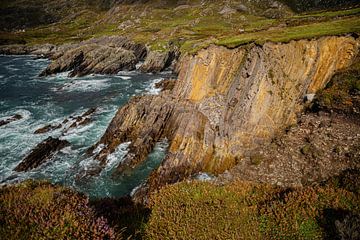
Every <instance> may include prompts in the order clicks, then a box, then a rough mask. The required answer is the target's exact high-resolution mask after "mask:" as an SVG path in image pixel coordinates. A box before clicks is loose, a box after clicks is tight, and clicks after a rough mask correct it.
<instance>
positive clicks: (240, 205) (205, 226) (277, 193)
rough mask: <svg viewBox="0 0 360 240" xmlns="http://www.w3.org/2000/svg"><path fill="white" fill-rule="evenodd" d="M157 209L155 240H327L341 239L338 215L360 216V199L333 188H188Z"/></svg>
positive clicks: (165, 193)
mask: <svg viewBox="0 0 360 240" xmlns="http://www.w3.org/2000/svg"><path fill="white" fill-rule="evenodd" d="M151 203H152V207H153V208H152V209H153V211H152V214H151V217H150V220H149V222H148V224H147V227H146V237H148V238H149V239H323V238H324V237H325V236H328V234H329V231H332V233H336V234H339V233H338V230H337V229H336V226H335V222H336V221H341V220H342V219H343V214H336V213H337V212H341V213H346V214H350V213H351V214H358V213H359V211H360V207H359V206H360V198H359V195H357V194H355V193H353V192H350V191H347V190H345V189H342V188H339V187H334V186H329V185H326V186H322V187H320V186H318V187H306V188H299V189H280V188H276V187H271V186H269V185H266V184H255V183H248V182H235V183H232V184H230V185H226V186H215V185H213V184H211V183H199V182H190V183H189V182H183V183H180V184H176V185H173V186H168V187H165V188H164V189H162V190H161V191H160V192H159V193H157V194H155V195H154V196H153V197H152V202H151ZM328 211H333V212H334V213H335V214H333V215H331V216H328V214H326V213H327V212H328ZM346 214H345V215H346ZM330 223H331V224H330ZM329 224H330V225H329ZM329 226H331V228H330V229H329Z"/></svg>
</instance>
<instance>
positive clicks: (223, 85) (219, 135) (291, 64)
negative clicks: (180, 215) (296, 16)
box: [90, 36, 359, 195]
mask: <svg viewBox="0 0 360 240" xmlns="http://www.w3.org/2000/svg"><path fill="white" fill-rule="evenodd" d="M358 48H359V39H355V38H353V37H350V36H349V37H324V38H320V39H317V40H300V41H292V42H290V43H287V44H281V43H265V44H264V45H263V46H257V45H248V46H244V47H240V48H236V49H227V48H224V47H217V46H210V47H209V48H208V49H204V50H201V51H200V52H198V54H197V55H195V56H188V57H185V58H183V60H182V63H181V68H180V69H181V71H180V74H179V79H178V81H177V82H176V85H175V88H174V89H173V90H172V91H171V92H170V91H166V92H163V93H161V94H160V95H158V96H144V97H136V98H133V99H132V100H131V101H130V102H129V103H128V104H126V105H125V106H124V107H122V108H121V109H119V111H118V112H117V114H116V116H115V117H114V119H113V120H112V122H111V123H110V126H109V127H108V129H107V130H106V132H105V134H104V136H103V137H102V138H101V140H100V141H99V143H97V144H96V145H95V146H94V147H92V149H90V150H94V149H95V148H97V147H98V146H105V147H104V148H103V149H102V150H101V151H100V152H99V153H97V154H96V158H97V159H99V160H100V161H101V162H104V163H105V160H106V157H107V155H108V154H110V153H112V152H114V151H115V150H116V148H117V146H118V145H119V144H121V143H123V142H128V141H131V144H130V146H129V153H128V154H127V156H126V157H125V160H124V161H122V162H121V163H120V164H119V166H118V168H117V171H116V173H122V172H123V171H124V170H125V169H127V168H133V167H135V166H136V165H137V164H138V163H140V162H142V161H143V160H144V159H145V158H146V156H147V155H148V154H149V153H150V152H151V151H152V149H153V147H154V145H155V143H156V142H157V141H159V140H161V139H162V138H167V139H169V141H170V146H169V150H168V154H167V156H166V158H165V159H164V161H163V162H162V164H161V166H160V167H159V168H158V169H157V170H155V171H154V172H153V173H152V174H151V176H150V178H149V180H148V182H147V184H146V185H145V187H143V188H141V190H139V194H140V195H142V194H144V191H145V192H146V191H151V190H153V189H156V188H158V187H159V186H161V185H163V184H166V183H173V182H176V181H179V180H181V179H184V178H185V177H188V176H191V175H192V174H194V173H197V172H199V171H207V172H212V173H221V172H223V171H225V170H227V169H229V168H231V167H233V166H234V165H235V164H237V163H238V162H239V161H241V160H242V159H243V158H244V157H246V156H249V155H251V153H252V151H253V150H254V149H256V148H257V147H259V146H261V145H262V144H265V143H267V142H269V140H270V139H271V138H272V137H273V136H274V135H275V134H276V133H277V132H279V131H281V130H283V129H284V128H285V127H286V126H288V125H291V124H292V123H294V122H296V115H297V113H299V112H300V111H301V110H302V108H303V106H302V103H303V98H304V96H305V95H306V94H311V93H315V92H317V91H318V90H320V89H321V88H323V87H324V86H325V84H326V83H327V82H328V81H329V80H330V78H331V77H332V75H333V74H334V73H335V72H337V71H340V70H341V69H344V68H346V67H348V66H349V65H350V64H351V63H352V61H353V59H354V57H355V55H356V54H357V52H358ZM116 173H115V174H116Z"/></svg>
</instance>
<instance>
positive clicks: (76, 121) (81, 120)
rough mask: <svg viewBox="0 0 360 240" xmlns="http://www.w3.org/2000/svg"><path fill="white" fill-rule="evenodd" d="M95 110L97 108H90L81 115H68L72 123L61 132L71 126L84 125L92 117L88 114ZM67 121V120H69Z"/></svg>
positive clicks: (89, 121)
mask: <svg viewBox="0 0 360 240" xmlns="http://www.w3.org/2000/svg"><path fill="white" fill-rule="evenodd" d="M96 110H97V108H90V109H89V110H87V111H86V112H85V113H84V114H82V115H81V116H76V117H70V118H71V119H72V121H73V123H72V124H71V125H70V127H68V128H67V129H66V130H64V131H63V133H66V132H68V131H69V130H70V129H72V128H76V127H79V126H84V125H87V124H89V123H91V121H92V119H91V117H89V116H91V115H92V114H94V113H95V112H96ZM65 120H67V119H65ZM65 120H64V121H65ZM67 122H69V120H68V121H67Z"/></svg>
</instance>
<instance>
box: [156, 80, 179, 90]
mask: <svg viewBox="0 0 360 240" xmlns="http://www.w3.org/2000/svg"><path fill="white" fill-rule="evenodd" d="M175 84H176V80H175V79H164V80H162V81H160V82H158V83H156V84H155V87H156V88H158V89H161V91H162V92H164V91H172V90H173V89H174V87H175Z"/></svg>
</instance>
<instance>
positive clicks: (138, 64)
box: [135, 61, 144, 69]
mask: <svg viewBox="0 0 360 240" xmlns="http://www.w3.org/2000/svg"><path fill="white" fill-rule="evenodd" d="M143 64H144V61H141V62H138V63H137V64H136V66H135V67H136V69H139V68H140V67H141V66H142V65H143Z"/></svg>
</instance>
